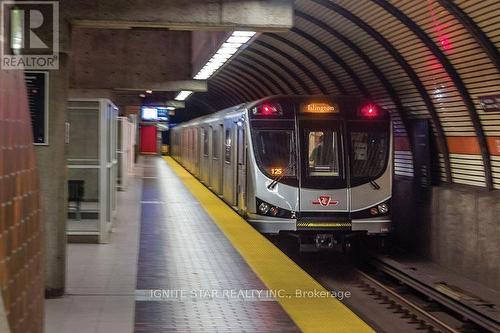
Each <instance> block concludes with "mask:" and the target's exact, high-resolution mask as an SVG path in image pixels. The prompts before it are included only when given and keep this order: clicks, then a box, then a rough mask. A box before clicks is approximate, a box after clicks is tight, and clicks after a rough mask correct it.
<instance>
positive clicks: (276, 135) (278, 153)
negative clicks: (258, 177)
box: [254, 129, 296, 178]
mask: <svg viewBox="0 0 500 333" xmlns="http://www.w3.org/2000/svg"><path fill="white" fill-rule="evenodd" d="M254 140H255V145H254V149H255V156H256V159H257V163H258V164H259V166H260V168H261V169H262V170H263V171H265V173H266V174H267V175H268V176H270V177H272V178H274V177H280V176H287V177H295V175H296V166H295V154H294V151H295V149H294V147H295V139H294V133H293V131H291V130H267V129H266V130H256V131H255V132H254Z"/></svg>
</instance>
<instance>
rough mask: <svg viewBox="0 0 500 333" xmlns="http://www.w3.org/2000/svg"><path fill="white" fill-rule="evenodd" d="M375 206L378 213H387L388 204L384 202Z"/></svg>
mask: <svg viewBox="0 0 500 333" xmlns="http://www.w3.org/2000/svg"><path fill="white" fill-rule="evenodd" d="M377 208H378V211H379V212H380V214H387V212H389V206H388V205H387V204H386V203H381V204H380V205H378V206H377Z"/></svg>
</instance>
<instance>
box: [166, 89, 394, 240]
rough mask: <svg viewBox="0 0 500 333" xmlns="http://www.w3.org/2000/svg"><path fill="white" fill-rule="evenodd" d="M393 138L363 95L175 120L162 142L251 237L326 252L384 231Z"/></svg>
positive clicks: (284, 99)
mask: <svg viewBox="0 0 500 333" xmlns="http://www.w3.org/2000/svg"><path fill="white" fill-rule="evenodd" d="M392 142H393V133H392V124H391V118H390V115H389V113H388V112H387V111H386V110H384V109H383V108H381V107H379V106H378V105H376V104H375V103H372V102H370V101H367V100H366V99H363V98H360V97H353V96H271V97H267V98H264V99H261V100H258V101H253V102H249V103H245V104H241V105H238V106H234V107H231V108H228V109H225V110H222V111H219V112H216V113H213V114H210V115H207V116H203V117H200V118H196V119H193V120H190V121H188V122H185V123H182V124H179V125H178V126H175V127H173V128H172V130H171V142H170V143H171V154H172V156H173V158H174V159H176V160H177V161H178V162H179V163H180V164H181V165H182V166H183V167H185V168H186V169H187V170H188V171H189V172H190V173H192V174H193V175H194V176H195V177H196V178H198V179H199V180H200V181H201V182H202V183H203V184H205V185H206V186H207V187H208V188H209V189H211V190H212V191H213V192H214V193H215V194H217V195H218V196H219V197H220V198H221V199H222V200H224V201H225V202H226V203H227V204H228V205H230V206H231V207H233V209H234V210H236V211H237V212H238V213H239V214H240V215H242V216H243V217H244V218H245V219H246V220H247V221H248V222H249V223H250V224H251V225H253V226H254V227H255V228H256V229H257V230H259V231H260V232H262V233H264V234H282V233H289V234H292V235H294V236H297V237H298V238H299V239H300V243H301V244H303V245H304V244H309V245H310V246H312V247H316V248H331V247H333V246H334V245H336V244H345V243H346V242H347V240H348V239H352V238H353V237H355V236H360V235H363V236H365V235H370V236H386V235H388V234H389V232H390V230H391V196H392V167H393V162H392V159H393V153H392V150H393V148H392V146H393V144H392ZM382 238H383V237H382Z"/></svg>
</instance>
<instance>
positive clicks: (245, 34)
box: [233, 31, 255, 37]
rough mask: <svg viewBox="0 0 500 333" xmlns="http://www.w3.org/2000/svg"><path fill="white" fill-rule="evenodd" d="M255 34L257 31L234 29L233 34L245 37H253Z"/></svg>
mask: <svg viewBox="0 0 500 333" xmlns="http://www.w3.org/2000/svg"><path fill="white" fill-rule="evenodd" d="M253 35H255V31H234V32H233V36H239V37H241V36H243V37H253Z"/></svg>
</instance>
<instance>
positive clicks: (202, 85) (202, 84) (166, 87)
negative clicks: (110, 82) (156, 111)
mask: <svg viewBox="0 0 500 333" xmlns="http://www.w3.org/2000/svg"><path fill="white" fill-rule="evenodd" d="M114 90H117V91H138V92H144V91H146V90H152V91H156V92H159V91H160V92H163V91H180V90H190V91H195V92H205V91H207V90H208V87H207V81H205V80H180V81H166V82H162V83H152V84H150V85H146V84H144V85H143V86H140V87H117V88H114Z"/></svg>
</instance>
